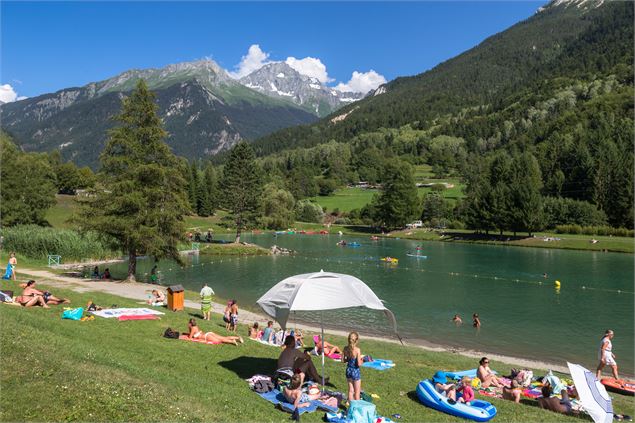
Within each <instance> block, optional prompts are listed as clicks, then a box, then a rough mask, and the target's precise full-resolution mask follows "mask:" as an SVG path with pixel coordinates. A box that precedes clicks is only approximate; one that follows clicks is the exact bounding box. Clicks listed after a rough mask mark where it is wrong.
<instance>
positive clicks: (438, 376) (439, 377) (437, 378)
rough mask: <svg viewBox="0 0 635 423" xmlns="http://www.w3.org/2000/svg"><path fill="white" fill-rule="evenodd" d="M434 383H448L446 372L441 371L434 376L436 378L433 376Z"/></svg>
mask: <svg viewBox="0 0 635 423" xmlns="http://www.w3.org/2000/svg"><path fill="white" fill-rule="evenodd" d="M432 381H433V382H434V383H446V382H447V381H448V378H447V377H446V376H445V372H443V371H441V370H439V371H438V372H436V373H435V374H434V376H432Z"/></svg>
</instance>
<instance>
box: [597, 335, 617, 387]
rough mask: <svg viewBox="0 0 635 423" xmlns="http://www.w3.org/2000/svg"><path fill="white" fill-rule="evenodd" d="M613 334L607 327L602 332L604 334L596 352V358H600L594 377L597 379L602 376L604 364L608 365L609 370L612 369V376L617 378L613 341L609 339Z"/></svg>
mask: <svg viewBox="0 0 635 423" xmlns="http://www.w3.org/2000/svg"><path fill="white" fill-rule="evenodd" d="M614 336H615V334H614V333H613V331H612V330H611V329H607V330H606V332H604V336H603V337H602V340H601V341H600V351H599V354H598V356H599V357H598V358H599V359H600V364H598V368H597V374H596V377H597V379H598V380H600V378H601V377H602V369H603V368H604V366H609V367H610V368H611V370H613V377H614V378H615V379H617V380H619V378H620V377H619V375H618V373H617V363H616V362H615V354H613V343H612V342H611V340H612V339H613V337H614Z"/></svg>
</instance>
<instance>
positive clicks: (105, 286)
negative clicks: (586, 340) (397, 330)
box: [19, 268, 568, 373]
mask: <svg viewBox="0 0 635 423" xmlns="http://www.w3.org/2000/svg"><path fill="white" fill-rule="evenodd" d="M19 274H24V275H28V276H29V277H32V278H37V280H38V282H41V283H44V284H47V285H49V286H52V287H60V288H64V289H71V290H73V291H76V292H103V293H108V294H112V295H117V296H120V297H125V298H130V299H134V300H139V301H144V302H145V300H147V298H148V294H149V293H150V292H151V291H152V290H153V289H156V288H157V285H152V284H147V283H141V282H117V281H103V280H99V279H80V278H75V277H67V276H60V275H56V274H54V273H52V272H49V271H47V270H34V269H25V268H21V269H20V271H19ZM160 287H161V288H163V289H165V288H166V287H164V286H160ZM185 307H187V308H189V309H194V310H200V303H198V302H196V301H192V300H187V299H186V300H185ZM224 308H225V305H224V304H220V303H216V302H213V303H212V310H213V313H215V314H218V315H221V314H222V312H223V310H224ZM240 315H241V320H242V321H243V322H249V323H251V322H258V323H259V324H260V325H264V326H266V322H267V321H268V320H270V318H268V317H267V316H266V315H264V314H259V313H255V312H253V311H249V310H245V309H242V310H241V311H240ZM295 326H296V327H297V328H299V329H302V330H307V331H310V332H319V331H320V330H321V329H320V327H319V326H314V325H310V324H306V323H303V324H297V325H295ZM325 333H328V334H331V335H337V336H343V337H346V336H347V335H348V332H347V331H345V330H338V329H333V328H325ZM360 333H361V334H363V336H365V337H366V338H370V339H374V340H377V341H382V342H390V343H394V344H398V343H399V340H398V339H396V337H395V338H387V337H381V336H376V335H373V334H368V333H363V332H360ZM403 343H404V345H408V346H415V347H418V348H422V349H425V350H428V351H436V352H445V353H450V354H459V355H462V356H465V357H470V358H474V359H475V363H476V362H477V360H478V359H480V358H481V357H483V356H487V357H489V358H491V359H494V360H497V361H500V362H503V363H506V364H509V365H512V366H515V367H519V368H532V369H543V370H546V369H551V370H554V371H558V372H561V373H568V369H567V367H566V366H564V365H561V364H560V365H558V364H555V363H548V362H544V361H537V360H528V359H523V358H518V357H510V356H505V355H499V354H496V353H492V352H483V351H474V350H466V349H460V348H455V347H447V346H443V345H439V344H434V343H431V342H428V341H426V340H424V339H403Z"/></svg>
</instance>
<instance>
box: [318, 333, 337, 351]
mask: <svg viewBox="0 0 635 423" xmlns="http://www.w3.org/2000/svg"><path fill="white" fill-rule="evenodd" d="M322 344H324V355H331V354H342V350H340V349H339V347H338V346H337V345H333V344H329V343H328V342H326V341H324V342H323V341H322V337H320V336H318V342H316V343H315V347H316V348H317V353H318V354H322Z"/></svg>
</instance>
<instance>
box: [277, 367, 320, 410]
mask: <svg viewBox="0 0 635 423" xmlns="http://www.w3.org/2000/svg"><path fill="white" fill-rule="evenodd" d="M302 383H304V374H303V373H296V374H294V375H293V376H292V377H291V383H289V386H288V387H287V386H285V387H284V389H283V390H282V394H283V395H284V397H285V399H286V400H287V401H288V402H290V403H291V404H293V406H294V407H295V408H302V407H308V406H309V405H311V401H313V400H316V399H318V398H320V394H319V393H318V394H305V393H304V392H302Z"/></svg>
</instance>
